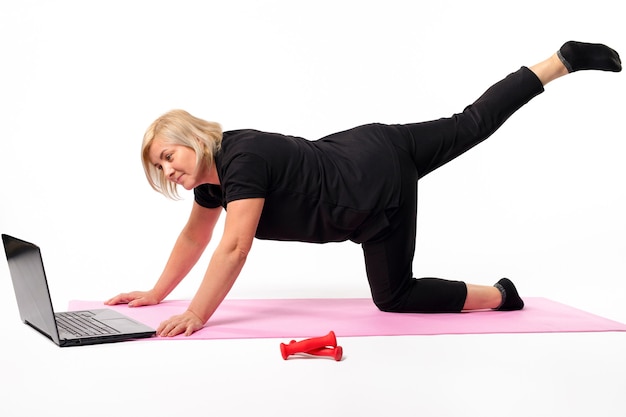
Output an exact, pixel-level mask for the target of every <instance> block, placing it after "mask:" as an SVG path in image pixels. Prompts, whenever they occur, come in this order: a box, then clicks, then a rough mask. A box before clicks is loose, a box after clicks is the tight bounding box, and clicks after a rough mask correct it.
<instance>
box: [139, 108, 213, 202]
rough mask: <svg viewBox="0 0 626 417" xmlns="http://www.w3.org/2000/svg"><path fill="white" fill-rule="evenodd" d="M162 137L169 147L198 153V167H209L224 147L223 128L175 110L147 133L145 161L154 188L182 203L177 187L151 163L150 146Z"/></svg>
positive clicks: (144, 137) (143, 147)
mask: <svg viewBox="0 0 626 417" xmlns="http://www.w3.org/2000/svg"><path fill="white" fill-rule="evenodd" d="M156 137H159V139H161V140H163V141H164V142H165V143H166V144H169V145H182V146H186V147H188V148H191V149H193V150H194V151H195V153H196V163H197V166H200V164H202V163H205V164H208V165H209V167H210V166H211V165H212V164H213V163H214V159H213V158H214V156H215V154H216V153H217V151H218V150H219V149H220V146H221V144H222V127H221V126H220V125H219V124H218V123H214V122H207V121H206V120H202V119H199V118H197V117H194V116H192V115H191V114H189V113H188V112H186V111H185V110H171V111H169V112H167V113H165V114H164V115H162V116H161V117H159V118H158V119H156V120H155V121H154V122H152V124H151V125H150V127H148V129H147V130H146V133H145V134H144V136H143V143H142V145H141V161H142V163H143V170H144V172H145V174H146V178H147V179H148V183H150V186H151V187H152V188H153V189H154V190H156V191H158V192H160V193H161V194H163V195H165V196H166V197H168V198H171V199H173V200H177V199H179V195H178V190H177V188H176V183H173V182H171V181H169V180H168V179H167V178H166V177H165V174H164V173H163V171H162V170H160V169H158V168H157V167H155V166H154V165H153V164H152V162H150V156H149V153H150V146H152V143H153V142H154V139H155V138H156Z"/></svg>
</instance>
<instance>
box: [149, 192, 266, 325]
mask: <svg viewBox="0 0 626 417" xmlns="http://www.w3.org/2000/svg"><path fill="white" fill-rule="evenodd" d="M264 202H265V200H264V199H262V198H252V199H245V200H236V201H233V202H231V203H229V204H228V207H227V210H226V223H225V226H224V234H223V236H222V239H221V241H220V243H219V245H218V246H217V248H216V249H215V252H214V253H213V256H212V258H211V261H210V262H209V266H208V268H207V271H206V273H205V275H204V279H203V280H202V283H201V284H200V288H199V289H198V291H197V292H196V295H195V296H194V298H193V300H192V301H191V304H190V305H189V308H188V310H187V311H186V312H185V313H183V314H181V315H178V316H174V317H171V318H170V319H168V320H166V321H164V322H163V323H161V325H160V326H159V328H158V329H157V333H158V334H159V335H160V336H176V335H178V334H181V333H185V335H187V336H189V335H191V334H192V333H193V332H195V331H196V330H199V329H201V328H202V327H203V326H204V324H205V323H206V322H207V321H208V320H209V318H210V317H211V316H212V315H213V313H214V312H215V310H217V307H218V306H219V305H220V304H221V302H222V301H223V300H224V298H225V297H226V294H228V292H229V291H230V289H231V288H232V286H233V284H234V283H235V280H236V279H237V277H238V276H239V273H240V272H241V269H242V268H243V265H244V264H245V262H246V258H247V256H248V252H249V251H250V248H251V247H252V241H253V239H254V235H255V233H256V229H257V226H258V224H259V218H260V217H261V212H262V210H263V204H264Z"/></svg>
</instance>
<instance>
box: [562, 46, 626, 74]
mask: <svg viewBox="0 0 626 417" xmlns="http://www.w3.org/2000/svg"><path fill="white" fill-rule="evenodd" d="M556 54H557V56H558V57H559V59H560V60H561V62H562V63H563V65H565V67H566V68H567V71H569V72H574V71H580V70H601V71H612V72H620V71H621V70H622V61H621V60H620V58H619V54H618V53H617V52H616V51H615V50H613V49H611V48H609V47H608V46H606V45H603V44H601V43H584V42H576V41H569V42H565V44H563V46H561V49H559V50H558V52H557V53H556Z"/></svg>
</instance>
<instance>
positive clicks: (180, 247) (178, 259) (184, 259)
mask: <svg viewBox="0 0 626 417" xmlns="http://www.w3.org/2000/svg"><path fill="white" fill-rule="evenodd" d="M221 211H222V208H221V207H220V208H214V209H208V208H204V207H202V206H200V205H199V204H198V203H195V202H194V204H193V208H192V209H191V214H190V215H189V220H188V221H187V224H186V225H185V227H184V228H183V230H182V231H181V233H180V235H179V236H178V239H177V240H176V244H175V245H174V248H173V249H172V253H171V254H170V257H169V260H168V261H167V264H166V265H165V268H164V269H163V272H162V273H161V276H160V277H159V279H158V281H157V283H156V284H155V286H154V288H153V289H151V290H149V291H133V292H130V293H122V294H119V295H117V296H115V297H113V298H111V299H110V300H108V301H106V303H105V304H108V305H113V304H124V303H125V304H128V305H129V306H130V307H139V306H145V305H153V304H158V303H160V302H161V301H163V300H164V299H165V297H167V295H168V294H170V293H171V292H172V291H173V290H174V288H176V286H177V285H178V284H179V283H180V282H181V281H182V280H183V278H184V277H185V276H186V275H187V274H188V273H189V271H190V270H191V268H193V266H194V265H195V264H196V262H198V259H200V256H201V255H202V252H203V251H204V249H205V248H206V246H207V245H208V244H209V242H210V240H211V236H212V235H213V229H214V228H215V224H216V223H217V220H218V219H219V216H220V213H221Z"/></svg>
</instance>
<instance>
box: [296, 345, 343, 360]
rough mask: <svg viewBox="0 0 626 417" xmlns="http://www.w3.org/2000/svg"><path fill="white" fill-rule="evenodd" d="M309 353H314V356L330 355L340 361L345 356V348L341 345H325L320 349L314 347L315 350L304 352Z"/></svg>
mask: <svg viewBox="0 0 626 417" xmlns="http://www.w3.org/2000/svg"><path fill="white" fill-rule="evenodd" d="M304 353H306V354H307V355H314V356H328V357H331V358H333V359H334V360H336V361H340V360H341V358H342V357H343V348H342V347H341V346H336V347H330V348H327V347H323V348H319V349H314V350H310V351H308V352H304Z"/></svg>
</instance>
